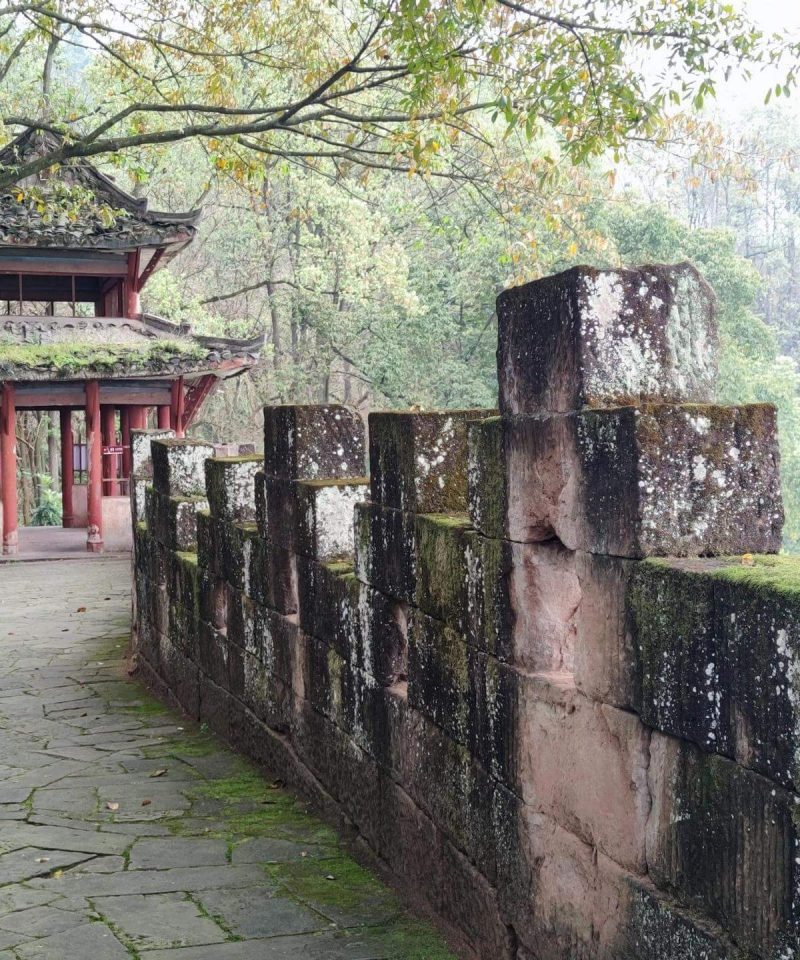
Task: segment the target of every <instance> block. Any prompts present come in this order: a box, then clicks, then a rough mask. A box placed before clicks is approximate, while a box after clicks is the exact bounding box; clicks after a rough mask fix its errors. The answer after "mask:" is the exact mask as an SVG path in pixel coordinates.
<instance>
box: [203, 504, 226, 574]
mask: <svg viewBox="0 0 800 960" xmlns="http://www.w3.org/2000/svg"><path fill="white" fill-rule="evenodd" d="M221 526H222V524H221V522H220V521H219V520H215V519H214V518H213V517H212V516H211V512H210V511H209V510H198V512H197V562H198V564H199V565H200V567H201V568H202V569H204V570H208V571H210V572H211V573H215V574H217V575H219V576H221V575H222V564H221V557H220V549H219V538H220V528H221Z"/></svg>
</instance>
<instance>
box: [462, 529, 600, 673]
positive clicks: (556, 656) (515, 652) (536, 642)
mask: <svg viewBox="0 0 800 960" xmlns="http://www.w3.org/2000/svg"><path fill="white" fill-rule="evenodd" d="M467 539H468V553H467V569H468V578H469V579H468V584H467V586H468V606H467V609H468V614H469V616H468V620H467V633H466V635H467V638H468V640H469V642H470V643H471V644H473V645H475V646H476V647H478V649H481V650H485V651H486V652H487V653H489V654H492V655H493V656H495V657H497V658H499V659H500V660H503V661H507V662H509V663H512V664H514V665H516V666H519V667H522V668H524V669H526V670H530V671H541V670H546V671H552V670H571V669H572V665H573V655H574V648H575V642H576V641H575V634H576V616H577V611H578V608H579V605H580V601H581V591H580V586H579V583H578V578H577V572H576V566H575V556H574V554H573V553H572V552H570V551H568V550H566V549H565V548H564V547H562V546H561V544H559V543H558V542H557V541H553V542H548V543H538V544H535V543H531V544H522V543H510V542H508V541H503V540H497V539H490V538H487V537H483V536H481V535H480V534H477V533H472V534H469V535H468V538H467Z"/></svg>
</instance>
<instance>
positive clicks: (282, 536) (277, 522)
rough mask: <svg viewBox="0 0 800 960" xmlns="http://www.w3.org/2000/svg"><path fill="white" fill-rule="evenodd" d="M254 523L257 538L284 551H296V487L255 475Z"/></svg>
mask: <svg viewBox="0 0 800 960" xmlns="http://www.w3.org/2000/svg"><path fill="white" fill-rule="evenodd" d="M255 485H256V523H257V525H258V532H259V534H260V535H261V536H262V537H263V538H264V539H265V540H269V541H271V542H272V543H275V544H279V545H280V546H281V547H283V548H284V549H285V550H296V549H297V530H298V521H297V512H298V507H297V483H296V482H295V481H294V480H288V479H286V477H273V476H270V475H269V474H263V473H260V472H259V473H257V474H256V479H255Z"/></svg>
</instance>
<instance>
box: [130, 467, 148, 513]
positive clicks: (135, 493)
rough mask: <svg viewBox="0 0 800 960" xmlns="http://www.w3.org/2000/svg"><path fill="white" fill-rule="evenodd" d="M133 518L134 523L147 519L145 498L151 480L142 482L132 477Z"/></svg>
mask: <svg viewBox="0 0 800 960" xmlns="http://www.w3.org/2000/svg"><path fill="white" fill-rule="evenodd" d="M130 484H131V517H132V518H133V522H134V523H139V522H141V521H143V520H145V519H146V517H147V514H146V512H145V497H146V493H147V488H148V486H149V485H150V480H140V479H138V478H136V477H133V476H132V477H131V480H130Z"/></svg>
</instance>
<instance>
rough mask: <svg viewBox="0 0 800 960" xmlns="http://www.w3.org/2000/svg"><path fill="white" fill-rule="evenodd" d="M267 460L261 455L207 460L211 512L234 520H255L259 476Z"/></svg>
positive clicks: (207, 481) (222, 517)
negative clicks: (256, 487) (256, 480)
mask: <svg viewBox="0 0 800 960" xmlns="http://www.w3.org/2000/svg"><path fill="white" fill-rule="evenodd" d="M263 466H264V459H263V457H260V456H258V455H257V454H251V455H249V456H237V457H218V458H215V459H213V460H206V463H205V471H206V495H207V497H208V503H209V507H210V510H211V515H212V516H214V517H218V518H219V519H220V520H227V521H231V522H239V521H255V519H256V491H255V477H256V474H257V473H258V472H259V471H260V470H261V469H262V468H263Z"/></svg>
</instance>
